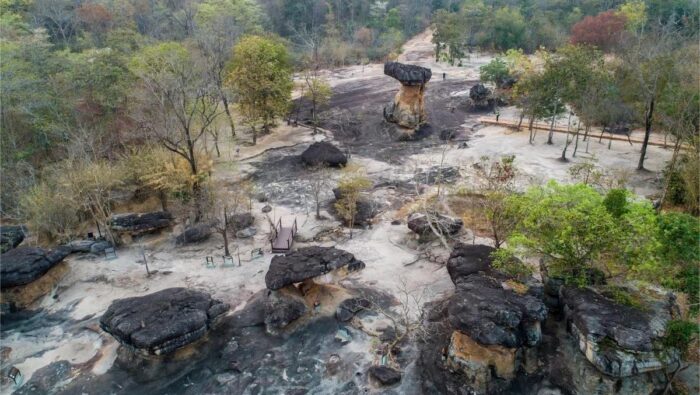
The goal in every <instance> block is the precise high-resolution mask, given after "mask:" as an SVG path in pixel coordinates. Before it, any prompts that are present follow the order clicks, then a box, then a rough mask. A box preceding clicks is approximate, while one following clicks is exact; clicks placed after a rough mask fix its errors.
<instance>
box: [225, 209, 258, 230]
mask: <svg viewBox="0 0 700 395" xmlns="http://www.w3.org/2000/svg"><path fill="white" fill-rule="evenodd" d="M254 223H255V217H253V214H251V213H238V214H234V215H232V216H230V217H229V220H228V224H229V226H230V227H231V228H232V229H234V230H241V229H245V228H247V227H249V226H252V225H253V224H254Z"/></svg>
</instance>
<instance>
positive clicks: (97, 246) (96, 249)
mask: <svg viewBox="0 0 700 395" xmlns="http://www.w3.org/2000/svg"><path fill="white" fill-rule="evenodd" d="M111 246H112V243H110V242H108V241H107V240H99V241H96V242H95V243H94V244H93V245H91V246H90V253H91V254H101V253H103V252H104V251H105V250H106V249H107V248H109V247H111Z"/></svg>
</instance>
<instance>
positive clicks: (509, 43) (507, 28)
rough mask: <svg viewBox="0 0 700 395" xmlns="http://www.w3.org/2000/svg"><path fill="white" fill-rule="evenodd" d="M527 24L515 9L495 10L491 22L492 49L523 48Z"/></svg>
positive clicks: (503, 8)
mask: <svg viewBox="0 0 700 395" xmlns="http://www.w3.org/2000/svg"><path fill="white" fill-rule="evenodd" d="M526 28H527V22H526V21H525V18H524V17H523V15H522V14H521V13H520V10H518V9H517V8H511V7H502V8H499V9H498V10H496V12H495V13H494V16H493V20H492V21H491V36H492V42H493V45H494V47H496V48H497V49H501V50H504V51H505V50H507V49H511V48H522V47H523V46H524V40H525V31H526Z"/></svg>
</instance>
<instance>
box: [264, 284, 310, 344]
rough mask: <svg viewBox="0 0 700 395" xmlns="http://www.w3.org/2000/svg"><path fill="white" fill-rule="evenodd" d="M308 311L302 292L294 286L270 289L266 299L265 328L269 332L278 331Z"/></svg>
mask: <svg viewBox="0 0 700 395" xmlns="http://www.w3.org/2000/svg"><path fill="white" fill-rule="evenodd" d="M306 311H307V308H306V303H305V301H304V298H303V297H302V295H301V293H300V292H298V290H297V289H296V288H294V287H286V288H283V289H282V290H279V291H270V292H269V293H268V296H267V299H266V300H265V328H266V329H267V332H268V333H277V332H278V331H279V330H280V329H283V328H285V327H287V326H288V325H289V324H291V323H292V322H294V321H296V320H297V319H299V318H300V317H301V316H303V315H304V314H305V313H306Z"/></svg>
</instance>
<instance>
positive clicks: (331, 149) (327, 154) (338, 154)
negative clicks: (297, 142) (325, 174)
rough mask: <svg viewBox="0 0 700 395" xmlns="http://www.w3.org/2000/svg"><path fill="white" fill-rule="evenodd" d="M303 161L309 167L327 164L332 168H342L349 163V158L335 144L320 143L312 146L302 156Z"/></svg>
mask: <svg viewBox="0 0 700 395" xmlns="http://www.w3.org/2000/svg"><path fill="white" fill-rule="evenodd" d="M301 161H302V162H304V164H305V165H307V166H318V165H321V164H325V165H327V166H332V167H342V166H345V165H346V164H347V163H348V158H347V157H346V156H345V154H343V152H342V151H340V150H339V149H338V148H337V147H336V146H334V145H333V144H331V143H329V142H327V141H320V142H316V143H313V144H311V145H310V146H309V148H307V149H306V150H305V151H304V152H303V153H302V154H301Z"/></svg>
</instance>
